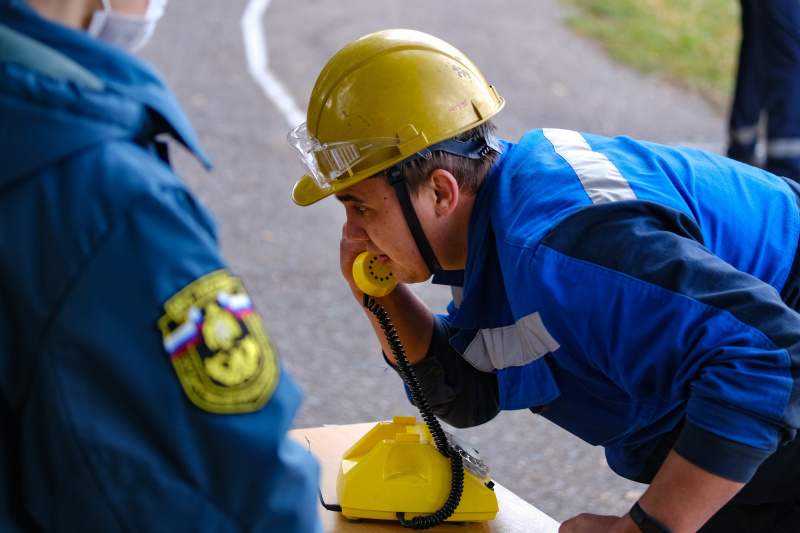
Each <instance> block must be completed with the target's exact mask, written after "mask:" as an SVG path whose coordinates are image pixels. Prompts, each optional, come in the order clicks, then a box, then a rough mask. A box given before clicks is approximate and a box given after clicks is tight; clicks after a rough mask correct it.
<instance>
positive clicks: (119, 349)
mask: <svg viewBox="0 0 800 533" xmlns="http://www.w3.org/2000/svg"><path fill="white" fill-rule="evenodd" d="M123 152H124V151H123ZM114 155H115V157H113V158H110V160H115V161H120V160H121V159H124V153H121V154H114ZM134 155H137V157H136V159H135V160H136V161H137V166H136V167H135V168H136V169H137V172H138V173H140V174H142V175H144V176H147V175H149V174H151V173H152V174H159V173H160V174H163V176H161V179H160V180H152V181H150V182H148V180H147V179H138V182H139V185H136V186H126V185H125V181H126V180H125V179H123V176H124V172H123V170H124V164H122V165H121V167H120V168H115V169H106V174H107V175H109V176H113V177H114V180H113V181H115V183H113V184H109V186H110V189H109V190H107V191H97V190H93V191H86V192H85V194H96V195H97V197H98V198H100V197H105V198H106V200H108V202H107V203H106V204H105V205H104V204H103V203H101V202H99V201H98V202H95V203H93V204H92V205H90V206H89V207H88V208H87V209H85V210H84V211H85V212H76V213H73V214H69V213H63V214H65V215H67V216H70V217H71V220H72V221H73V223H76V220H78V219H79V220H80V221H82V222H85V227H91V228H94V230H93V231H96V233H95V234H94V235H92V236H91V237H90V238H86V239H85V240H83V241H82V242H76V243H75V245H76V246H77V247H83V248H84V250H83V253H84V257H83V259H82V260H81V261H79V262H77V263H76V264H75V266H74V270H73V271H69V270H67V271H64V272H61V276H60V277H62V278H63V277H64V276H67V277H68V278H69V279H70V282H69V284H68V286H67V287H65V292H64V294H63V298H62V301H61V303H60V306H59V309H58V310H57V312H56V313H55V314H54V316H53V317H52V319H51V324H50V327H49V328H48V330H47V334H46V336H45V338H43V339H41V340H40V342H41V352H40V357H41V364H40V365H39V370H38V372H37V375H36V378H35V379H34V380H33V381H32V385H31V387H30V390H29V393H28V400H27V402H28V405H29V408H28V410H27V414H26V419H25V420H24V421H23V422H22V423H23V425H24V426H25V427H26V432H25V434H24V437H23V438H24V439H25V441H26V442H25V443H24V444H23V449H26V450H27V452H26V455H25V463H26V464H25V467H24V471H25V473H26V477H25V479H26V480H27V482H26V486H25V487H24V489H25V491H26V497H25V499H26V501H27V502H29V504H28V505H29V506H30V512H31V514H32V515H33V516H35V517H36V520H37V521H38V522H39V523H40V524H41V525H42V526H43V528H44V529H47V530H50V529H53V530H55V529H59V530H70V531H72V530H74V531H108V532H111V531H149V532H157V531H164V532H167V531H221V532H222V531H230V532H242V531H281V532H287V533H301V532H302V533H305V532H314V531H321V526H320V523H319V518H318V515H317V503H316V502H317V498H316V495H317V490H318V476H319V470H318V465H317V463H316V461H315V460H314V458H313V457H312V456H311V454H310V453H308V451H306V450H305V449H304V448H303V447H302V446H300V445H299V444H298V443H295V442H293V441H292V440H291V439H290V438H289V437H288V436H287V430H288V429H289V427H290V424H291V422H292V420H293V418H294V416H295V413H296V410H297V408H298V405H299V403H300V399H301V393H300V389H299V387H298V386H297V384H296V383H295V381H294V380H293V378H292V377H291V376H290V375H289V374H288V372H287V371H286V369H285V368H284V367H283V366H282V365H280V364H279V365H278V366H277V367H276V368H274V369H273V370H274V372H275V373H274V375H273V376H272V378H274V379H275V380H276V381H275V383H274V389H273V390H272V391H271V393H270V395H269V398H268V399H267V401H266V403H265V404H264V405H263V407H261V408H258V409H255V410H251V411H250V412H240V413H236V414H219V413H218V412H210V411H208V410H205V409H203V408H201V407H199V406H198V405H196V404H195V403H194V402H193V401H191V400H190V398H189V396H188V395H187V393H186V392H184V387H183V386H182V383H181V381H180V379H179V378H178V375H177V373H176V370H175V368H174V367H173V364H172V363H171V361H170V356H169V354H168V353H167V350H166V349H165V347H164V345H163V338H162V332H161V331H160V330H159V326H158V323H159V319H160V318H161V317H162V316H163V315H164V305H165V302H166V301H167V300H168V299H169V298H170V297H172V296H173V295H175V294H177V293H178V292H179V291H181V289H183V288H184V287H186V286H187V285H189V284H190V283H192V282H194V281H195V280H197V279H198V278H200V277H202V276H204V275H206V274H208V273H210V272H213V271H222V272H224V271H225V268H226V265H225V263H224V261H223V259H222V258H221V256H220V252H219V248H218V245H217V241H216V238H215V235H214V233H213V226H212V223H211V221H210V218H209V217H208V215H207V214H206V213H205V211H204V210H203V208H202V207H201V206H199V205H198V204H197V202H196V201H195V200H194V199H193V198H192V196H191V195H190V194H189V193H188V192H187V191H186V190H185V189H184V188H183V187H182V186H181V184H180V183H179V181H178V180H177V178H173V177H171V176H170V174H171V173H170V172H169V171H168V170H167V169H166V167H164V166H163V165H160V164H149V163H147V162H146V159H147V158H145V157H143V156H142V154H134ZM134 181H135V180H134ZM126 196H127V198H126ZM51 216H59V215H58V213H52V214H51ZM90 219H93V220H90ZM84 236H85V234H84ZM71 239H72V238H71V237H65V240H64V242H63V243H62V246H71V245H72V244H73V243H72V240H71ZM60 252H61V251H57V250H54V251H53V255H52V256H51V257H50V259H51V261H49V262H48V263H49V264H48V266H46V267H43V268H53V269H55V268H59V269H63V265H62V263H60V262H59V261H57V259H58V254H59V253H60ZM57 277H59V276H58V273H53V279H56V278H57ZM209 387H217V386H216V385H209ZM217 388H218V389H219V387H217ZM221 397H222V398H225V396H224V395H222V396H221Z"/></svg>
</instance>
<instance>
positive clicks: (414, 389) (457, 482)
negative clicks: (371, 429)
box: [363, 294, 464, 529]
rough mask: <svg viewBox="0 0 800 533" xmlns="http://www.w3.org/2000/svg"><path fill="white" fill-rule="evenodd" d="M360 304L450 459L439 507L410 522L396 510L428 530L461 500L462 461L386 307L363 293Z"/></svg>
mask: <svg viewBox="0 0 800 533" xmlns="http://www.w3.org/2000/svg"><path fill="white" fill-rule="evenodd" d="M363 303H364V307H365V308H367V309H369V310H370V312H372V314H373V315H375V318H377V319H378V324H380V327H381V329H382V330H383V334H384V335H385V336H386V341H387V342H388V343H389V348H391V350H392V354H393V355H394V359H395V361H397V367H398V368H399V369H400V374H401V375H402V376H403V380H404V381H405V382H406V384H407V385H408V388H409V390H410V391H411V398H412V399H413V400H414V405H416V406H417V408H418V409H419V412H420V414H421V415H422V419H423V420H424V421H425V423H426V424H427V425H428V429H429V430H430V432H431V436H432V437H433V440H434V441H435V442H436V449H437V450H439V453H441V454H442V455H444V456H445V457H449V458H450V470H451V471H452V473H453V477H452V484H451V486H450V494H449V495H448V497H447V501H446V502H445V503H444V505H443V506H442V508H441V509H439V510H438V511H436V512H435V513H433V514H432V515H427V516H415V517H414V518H412V519H411V520H410V521H407V520H405V513H404V512H398V513H397V518H398V520H400V523H401V524H402V525H403V527H406V528H411V529H429V528H431V527H434V526H438V525H439V524H441V523H442V522H444V521H445V520H447V519H448V518H450V516H452V514H453V513H454V512H455V510H456V508H457V507H458V504H459V502H460V501H461V494H462V492H463V491H464V465H463V460H462V458H461V455H460V454H459V453H458V452H457V451H456V450H454V449H453V447H452V446H450V443H449V442H448V441H447V436H446V435H445V433H444V430H443V429H442V426H441V425H440V424H439V420H438V419H437V418H436V415H434V414H433V410H432V409H431V407H430V405H428V401H427V400H426V399H425V395H424V393H423V392H422V387H421V386H420V384H419V381H418V380H417V376H416V374H415V373H414V369H413V368H411V363H409V362H408V358H407V357H406V352H405V350H404V349H403V344H402V343H401V342H400V338H399V337H398V335H397V330H395V329H394V324H392V323H391V320H390V319H389V316H388V314H387V313H386V310H385V309H384V308H383V306H382V305H380V304H379V303H377V302H376V301H375V299H374V298H370V297H369V295H367V294H365V295H364V302H363Z"/></svg>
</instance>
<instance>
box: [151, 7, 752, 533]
mask: <svg viewBox="0 0 800 533" xmlns="http://www.w3.org/2000/svg"><path fill="white" fill-rule="evenodd" d="M738 9H739V7H738V2H736V1H735V0H713V1H709V0H706V1H690V0H648V1H633V0H630V1H625V0H604V1H590V0H564V1H558V0H536V1H535V2H530V1H529V0H505V1H502V2H499V1H498V2H485V1H484V2H478V1H474V0H458V1H457V2H450V1H445V0H424V1H423V0H403V1H402V2H399V1H394V2H388V1H385V0H335V1H334V0H272V1H269V0H249V1H248V0H226V1H225V2H220V1H214V0H190V1H189V0H172V1H171V2H170V3H169V5H168V6H167V13H166V16H165V18H164V20H163V21H162V23H161V25H160V26H159V31H157V32H156V35H155V37H154V39H153V41H152V42H151V44H150V45H148V46H147V48H145V49H144V50H143V52H142V53H141V55H142V56H143V57H145V58H146V59H147V60H149V61H151V62H152V63H153V64H155V66H156V67H157V68H158V69H159V70H160V71H161V72H162V74H163V75H164V77H165V78H166V80H167V82H168V83H169V84H170V85H171V86H172V87H173V89H174V90H175V92H176V94H177V96H178V99H179V100H180V101H181V103H182V104H183V105H184V107H185V109H186V111H187V113H188V114H189V116H190V118H191V120H192V121H193V123H194V126H195V128H196V129H197V131H198V134H199V136H200V138H201V141H202V143H203V145H204V146H205V148H206V150H207V151H208V152H210V154H211V156H212V158H213V160H214V164H215V166H214V169H213V170H212V171H211V172H207V171H206V170H205V169H203V168H202V167H200V166H199V165H198V164H197V163H196V162H195V161H194V160H192V159H191V158H190V157H188V156H187V155H186V153H185V152H183V151H182V150H181V149H180V148H179V147H178V146H173V150H172V155H173V162H174V163H175V166H176V168H177V170H178V172H179V173H180V174H181V175H182V176H183V177H184V178H185V179H186V180H187V181H188V182H189V183H190V185H191V186H192V187H193V188H194V190H195V192H196V193H197V194H198V196H199V197H200V198H201V199H202V200H203V201H204V202H205V203H206V205H207V206H208V207H209V208H210V209H211V211H212V212H213V213H214V215H215V217H216V218H217V221H218V223H219V236H220V240H221V242H222V247H223V250H224V251H225V253H226V255H227V257H228V260H229V262H230V266H231V268H232V270H233V271H234V272H235V273H236V274H237V275H238V276H240V277H241V278H242V279H243V281H244V283H245V286H246V287H247V288H248V290H249V291H250V293H251V295H252V296H253V299H254V300H255V302H256V305H257V307H258V309H259V311H260V313H261V315H262V316H263V318H264V322H265V324H266V327H267V329H268V330H269V332H270V333H271V336H272V339H273V341H274V342H275V344H276V346H277V348H278V351H279V353H280V355H281V357H282V360H283V362H284V364H285V366H286V367H287V368H288V370H289V372H290V373H291V374H292V375H293V376H294V377H295V379H296V380H297V381H298V382H299V383H300V385H301V386H302V387H303V390H304V393H305V398H304V403H303V405H302V408H301V410H300V412H299V413H298V415H297V418H296V421H295V427H312V426H321V425H326V424H348V423H355V422H372V421H378V420H386V419H391V417H392V416H393V415H396V414H400V415H416V414H417V412H416V410H415V408H414V407H413V406H411V405H410V404H409V403H408V402H407V401H406V398H405V395H404V392H403V388H402V385H401V382H400V380H399V378H398V377H397V376H396V375H395V373H394V372H392V371H390V370H388V369H387V368H386V367H385V364H384V362H383V360H382V358H381V355H380V348H379V345H378V342H377V339H375V338H374V336H373V335H372V333H371V330H370V328H369V326H368V323H367V320H366V318H365V317H364V315H363V312H362V311H361V310H360V306H359V303H358V302H356V301H354V300H353V298H352V296H351V295H350V293H349V290H348V287H347V285H346V284H345V283H344V281H343V280H342V278H341V275H340V273H339V263H338V242H339V237H340V233H341V227H342V224H343V222H344V212H343V210H342V208H341V207H340V206H339V205H338V202H335V201H333V200H330V201H323V202H321V203H319V204H316V205H314V206H311V207H307V208H300V207H297V206H295V205H294V204H293V203H292V201H291V190H292V186H293V184H294V182H295V180H296V179H297V178H298V177H299V176H300V175H301V174H302V170H301V168H300V166H299V164H298V163H296V162H295V160H294V157H293V156H292V153H291V149H290V147H289V146H288V144H287V143H286V140H285V139H286V133H287V132H288V131H289V130H290V129H291V128H293V127H294V126H296V125H297V124H298V123H300V122H302V121H304V115H305V111H306V104H307V102H308V98H309V95H310V93H311V90H312V88H313V85H314V82H315V80H316V77H317V75H318V74H319V72H320V70H321V69H322V68H323V66H324V65H325V63H326V62H327V60H328V59H329V58H330V57H331V56H332V55H333V54H334V53H335V52H336V51H337V50H338V49H339V48H341V47H342V46H344V45H345V44H347V43H348V42H350V41H352V40H353V39H356V38H358V37H361V36H363V35H365V34H367V33H371V32H373V31H376V30H381V29H387V28H410V29H416V30H421V31H425V32H428V33H431V34H433V35H435V36H437V37H440V38H442V39H444V40H446V41H448V42H449V43H450V44H452V45H454V46H455V47H456V48H458V49H460V50H461V51H462V52H463V53H464V54H465V55H466V56H467V57H469V58H470V59H471V60H472V61H473V62H474V63H475V64H476V65H477V66H478V68H479V69H480V70H481V71H482V73H483V75H484V77H485V78H486V79H487V80H488V82H489V83H491V84H493V85H494V86H495V87H496V88H497V90H498V92H499V93H500V95H501V96H503V97H504V98H505V99H506V102H507V103H506V107H505V109H504V110H503V111H502V112H501V113H500V114H499V115H498V116H497V117H496V119H495V122H496V124H497V125H498V127H499V133H500V137H502V138H504V139H507V140H510V141H515V140H517V139H518V138H519V137H520V135H521V134H522V133H523V132H525V131H526V130H528V129H532V128H540V127H560V128H568V129H574V130H578V131H584V132H590V133H597V134H603V135H608V136H613V135H628V136H631V137H634V138H639V139H644V140H650V141H655V142H660V143H664V144H671V145H691V146H695V147H699V148H703V149H706V150H710V151H714V152H717V153H722V152H723V151H724V147H725V146H724V144H725V139H726V124H727V118H726V114H727V108H728V106H729V101H730V93H731V87H732V84H733V72H734V69H735V59H736V52H737V48H738V39H739V20H738ZM415 290H416V291H417V292H418V293H419V294H420V295H421V296H422V297H423V298H424V299H425V300H426V301H427V302H428V303H429V304H430V305H431V306H432V307H433V308H434V309H437V310H443V309H444V306H445V305H446V303H447V302H448V301H449V292H447V291H444V292H442V289H441V288H439V289H436V288H434V287H432V286H430V285H428V284H422V285H419V286H415ZM453 432H454V433H456V434H457V435H458V436H459V437H461V438H462V439H463V440H466V441H467V442H469V443H470V444H472V445H473V446H474V447H475V448H477V449H478V450H479V451H480V453H481V455H482V457H483V458H484V460H485V461H486V462H487V464H488V465H489V467H490V468H491V471H492V476H493V478H494V479H495V480H496V481H498V482H499V483H501V484H503V485H505V486H506V487H508V488H509V489H510V490H512V491H513V492H515V493H516V494H518V495H519V496H520V497H522V498H523V499H525V500H526V501H528V502H530V503H531V504H533V505H535V506H536V507H538V508H539V509H541V510H543V511H544V512H546V513H547V514H549V515H550V516H552V517H553V518H555V519H556V520H559V521H563V520H565V519H567V518H569V517H571V516H574V515H576V514H578V513H580V512H593V513H599V514H622V513H625V512H626V511H627V510H628V508H630V506H631V505H632V503H633V502H634V501H635V500H636V499H637V498H638V496H639V495H640V494H641V492H642V490H643V487H642V486H641V485H638V484H636V483H633V482H629V481H626V480H623V479H621V478H619V477H618V476H616V475H615V474H614V473H613V472H611V471H610V470H609V468H608V466H607V465H606V463H605V460H604V457H603V451H602V449H600V448H595V447H591V446H588V445H587V444H585V443H583V442H581V441H579V440H578V439H576V438H574V437H573V436H571V435H570V434H568V433H566V432H565V431H563V430H561V429H560V428H558V427H556V426H554V425H553V424H550V423H549V422H547V421H546V420H544V419H541V418H539V417H537V416H535V415H533V414H531V413H530V412H528V411H516V412H505V413H502V414H501V415H500V416H499V417H498V418H496V419H495V420H493V421H491V422H489V423H488V424H485V425H483V426H480V427H477V428H472V429H469V430H453Z"/></svg>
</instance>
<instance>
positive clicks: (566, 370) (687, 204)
mask: <svg viewBox="0 0 800 533" xmlns="http://www.w3.org/2000/svg"><path fill="white" fill-rule="evenodd" d="M503 105H504V101H503V99H502V98H501V97H500V96H499V95H498V93H497V91H496V90H495V89H494V87H492V86H490V85H488V84H487V83H486V81H485V79H484V78H483V76H482V75H481V73H480V72H479V71H478V70H477V68H476V67H475V66H474V65H473V64H472V63H471V62H470V61H469V60H468V59H466V58H465V57H464V55H463V54H462V53H461V52H459V51H458V50H456V49H455V48H453V47H452V46H450V45H448V44H447V43H444V42H442V41H441V40H439V39H436V38H435V37H432V36H429V35H426V34H423V33H419V32H414V31H408V30H388V31H383V32H377V33H374V34H370V35H368V36H365V37H363V38H361V39H358V40H356V41H354V42H352V43H350V44H349V45H347V46H345V47H344V48H343V49H342V50H340V51H339V52H338V53H337V54H336V55H335V56H334V57H333V58H332V59H331V61H330V62H329V63H328V64H327V66H326V67H325V68H324V69H323V71H322V73H321V74H320V76H319V78H318V79H317V83H316V85H315V87H314V89H313V91H312V96H311V100H310V102H309V111H308V121H307V123H305V124H303V125H301V126H299V127H298V128H296V129H295V130H294V131H292V132H291V133H290V134H289V142H290V143H291V144H292V146H293V147H294V148H296V151H297V155H298V157H299V159H300V160H301V161H302V162H303V163H304V165H305V168H306V170H307V174H306V175H305V176H303V177H302V178H301V179H300V180H299V181H298V182H297V183H296V185H295V188H294V191H293V198H294V201H295V202H296V203H298V204H300V205H309V204H312V203H314V202H316V201H319V200H321V199H323V198H325V197H327V196H330V195H335V196H336V198H337V199H338V200H339V201H340V202H341V203H342V205H343V206H344V208H345V210H346V215H347V218H346V222H345V225H344V227H343V234H342V239H341V243H340V251H341V254H340V257H341V265H340V266H341V269H342V273H343V275H344V277H345V278H346V280H347V281H348V282H349V284H350V286H351V290H352V292H353V295H354V296H355V297H356V299H357V300H358V301H359V302H360V301H361V300H362V293H361V290H360V289H359V288H358V286H357V285H356V284H355V282H354V280H353V275H352V264H353V262H354V259H355V257H356V256H357V255H358V254H359V253H361V252H363V251H367V252H369V253H371V254H374V255H376V256H377V257H378V261H380V262H381V263H383V264H384V265H388V266H389V267H391V269H392V271H393V273H394V275H395V277H396V278H397V279H398V280H399V282H400V283H398V286H397V288H396V289H395V290H394V291H393V292H391V293H389V294H388V295H386V296H383V297H380V298H377V301H378V303H380V304H381V305H382V306H383V307H384V308H385V310H386V312H387V314H388V316H389V317H390V319H391V322H392V323H393V325H394V328H395V329H396V331H397V334H398V337H399V339H400V340H401V341H402V343H403V346H404V349H405V352H406V355H407V356H408V358H409V360H410V361H411V362H412V364H413V365H414V367H415V370H416V375H417V376H418V378H419V380H420V383H421V386H422V389H423V390H424V392H425V394H426V396H427V399H428V402H429V403H430V404H431V406H432V407H433V408H434V410H435V412H436V414H437V415H438V416H439V417H441V418H442V419H444V420H445V421H447V422H449V423H451V424H453V425H455V426H459V427H463V426H475V425H478V424H482V423H484V422H487V421H489V420H490V419H492V418H493V417H494V416H495V415H496V414H497V413H498V412H499V411H500V410H504V409H530V410H532V411H534V412H536V413H539V414H540V415H541V416H543V417H545V418H548V419H549V420H551V421H553V422H555V423H556V424H558V425H560V426H562V427H563V428H565V429H567V430H568V431H570V432H572V433H573V434H575V435H577V436H579V437H580V438H582V439H584V440H585V441H586V442H588V443H590V444H593V445H600V446H604V447H605V450H606V456H607V458H608V463H609V465H610V466H611V468H612V469H613V470H614V471H616V472H617V473H619V474H620V475H622V476H624V477H626V478H629V479H633V480H637V481H640V482H643V483H648V484H649V485H650V486H649V488H648V489H647V491H646V492H645V493H644V495H643V496H642V498H641V500H640V501H639V502H637V503H636V504H635V505H634V506H633V507H632V508H631V511H630V513H627V514H626V515H625V516H622V517H612V516H596V515H590V514H582V515H579V516H577V517H575V518H572V519H570V520H568V521H566V522H565V523H564V524H563V525H562V526H561V530H562V531H566V532H582V531H586V532H588V531H592V532H596V531H614V532H625V531H631V532H632V531H639V530H641V531H648V532H649V531H656V532H659V531H661V532H663V531H673V532H688V531H698V530H700V531H704V532H726V533H731V532H762V531H771V532H787V533H788V532H790V531H797V524H798V523H800V439H797V438H795V437H796V433H797V428H798V426H800V315H798V313H797V309H800V301H799V300H798V297H799V296H800V261H798V258H797V247H798V238H800V211H798V202H799V201H800V189H799V188H798V187H797V185H796V184H794V183H793V182H790V181H789V180H786V179H784V178H781V177H778V176H775V175H773V174H770V173H767V172H764V171H762V170H759V169H756V168H754V167H751V166H748V165H745V164H742V163H738V162H735V161H732V160H730V159H727V158H723V157H720V156H715V155H712V154H709V153H705V152H701V151H697V150H691V149H686V148H669V147H665V146H660V145H656V144H652V143H647V142H638V141H635V140H632V139H629V138H627V137H616V138H604V137H600V136H596V135H588V134H583V133H578V132H574V131H567V130H560V129H544V130H533V131H530V132H528V133H527V134H525V135H524V136H523V137H522V138H521V139H520V140H519V142H516V143H512V142H506V141H498V140H497V139H496V138H495V136H494V126H493V125H492V123H491V118H492V117H493V116H494V115H495V114H496V113H498V112H499V111H500V110H501V108H502V107H503ZM431 275H433V282H434V283H442V284H446V285H450V286H451V287H452V291H453V301H452V303H451V304H450V306H449V308H448V310H447V313H446V314H441V315H434V314H432V313H431V311H430V310H429V309H428V308H427V306H426V305H425V304H424V303H423V302H422V301H420V299H419V298H417V297H416V296H415V295H414V293H413V292H412V291H411V289H410V288H409V287H408V285H407V284H410V283H417V282H422V281H425V280H427V279H429V278H430V277H431ZM367 316H369V318H370V320H372V323H373V326H374V328H375V331H376V333H377V335H378V337H379V339H380V340H381V343H382V346H383V350H384V353H385V354H390V353H391V348H390V346H389V343H388V342H387V340H386V339H385V338H384V334H383V332H382V331H381V330H380V327H379V324H378V323H377V321H376V319H375V318H374V317H373V316H372V315H371V314H370V313H369V312H367ZM390 357H391V356H390Z"/></svg>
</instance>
